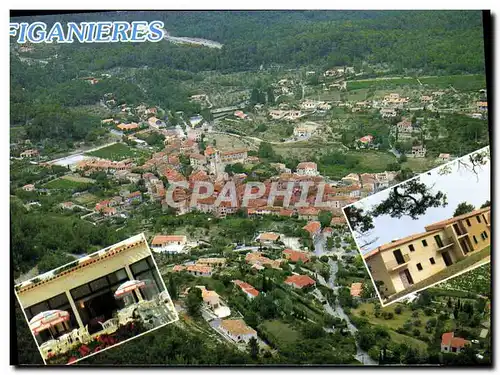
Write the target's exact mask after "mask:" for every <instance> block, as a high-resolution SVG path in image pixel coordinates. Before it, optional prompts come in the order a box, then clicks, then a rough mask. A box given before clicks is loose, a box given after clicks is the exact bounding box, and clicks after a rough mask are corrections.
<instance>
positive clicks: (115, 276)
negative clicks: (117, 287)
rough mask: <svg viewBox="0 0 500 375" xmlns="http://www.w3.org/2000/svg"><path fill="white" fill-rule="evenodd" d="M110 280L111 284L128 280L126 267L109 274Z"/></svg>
mask: <svg viewBox="0 0 500 375" xmlns="http://www.w3.org/2000/svg"><path fill="white" fill-rule="evenodd" d="M108 280H109V283H110V284H116V283H117V282H119V281H123V282H125V281H126V280H128V276H127V272H126V271H125V268H122V269H121V270H118V271H116V272H113V273H111V274H109V275H108Z"/></svg>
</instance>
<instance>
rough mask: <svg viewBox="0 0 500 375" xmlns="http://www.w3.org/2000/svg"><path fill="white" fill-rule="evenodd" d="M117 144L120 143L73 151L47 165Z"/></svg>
mask: <svg viewBox="0 0 500 375" xmlns="http://www.w3.org/2000/svg"><path fill="white" fill-rule="evenodd" d="M115 143H118V142H116V141H115V142H110V143H106V144H104V145H100V146H97V147H94V148H90V149H78V150H75V151H72V152H70V153H69V154H68V155H66V156H63V157H60V158H57V159H54V160H50V161H48V162H47V163H48V164H55V163H57V162H58V161H61V160H64V159H67V158H74V157H76V156H80V155H83V154H85V153H87V152H92V151H96V150H100V149H101V148H104V147H108V146H111V145H114V144H115Z"/></svg>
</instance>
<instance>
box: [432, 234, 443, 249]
mask: <svg viewBox="0 0 500 375" xmlns="http://www.w3.org/2000/svg"><path fill="white" fill-rule="evenodd" d="M434 240H435V241H436V244H437V245H438V247H439V248H441V247H443V246H444V245H443V241H441V237H440V236H439V234H437V235H435V236H434Z"/></svg>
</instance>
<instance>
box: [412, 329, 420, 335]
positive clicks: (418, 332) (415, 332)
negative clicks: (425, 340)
mask: <svg viewBox="0 0 500 375" xmlns="http://www.w3.org/2000/svg"><path fill="white" fill-rule="evenodd" d="M413 336H415V337H419V336H420V331H419V330H418V329H417V328H415V329H414V330H413Z"/></svg>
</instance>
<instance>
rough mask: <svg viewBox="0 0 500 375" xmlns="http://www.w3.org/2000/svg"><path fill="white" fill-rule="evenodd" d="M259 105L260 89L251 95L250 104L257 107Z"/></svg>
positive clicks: (255, 89) (253, 91) (254, 90)
mask: <svg viewBox="0 0 500 375" xmlns="http://www.w3.org/2000/svg"><path fill="white" fill-rule="evenodd" d="M257 103H259V89H257V88H254V89H253V90H252V93H251V94H250V104H251V105H255V104H257Z"/></svg>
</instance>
